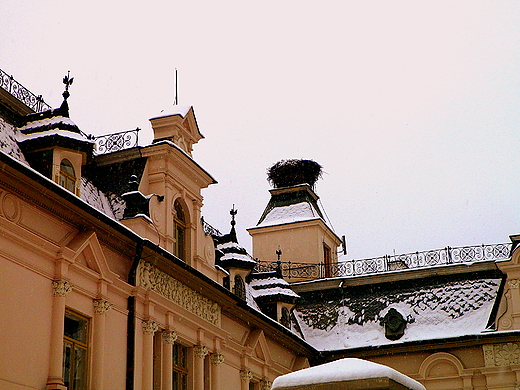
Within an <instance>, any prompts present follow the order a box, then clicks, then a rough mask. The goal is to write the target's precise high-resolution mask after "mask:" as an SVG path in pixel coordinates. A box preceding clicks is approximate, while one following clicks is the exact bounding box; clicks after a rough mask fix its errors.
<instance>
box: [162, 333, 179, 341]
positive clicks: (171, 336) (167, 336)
mask: <svg viewBox="0 0 520 390" xmlns="http://www.w3.org/2000/svg"><path fill="white" fill-rule="evenodd" d="M162 337H163V340H164V342H165V343H166V344H173V343H175V341H177V332H176V331H174V330H163V331H162Z"/></svg>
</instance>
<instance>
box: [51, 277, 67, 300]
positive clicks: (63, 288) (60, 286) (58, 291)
mask: <svg viewBox="0 0 520 390" xmlns="http://www.w3.org/2000/svg"><path fill="white" fill-rule="evenodd" d="M71 291H72V284H71V283H69V282H67V281H66V280H63V279H62V280H55V281H53V282H52V295H54V296H55V297H66V296H67V294H68V293H70V292H71Z"/></svg>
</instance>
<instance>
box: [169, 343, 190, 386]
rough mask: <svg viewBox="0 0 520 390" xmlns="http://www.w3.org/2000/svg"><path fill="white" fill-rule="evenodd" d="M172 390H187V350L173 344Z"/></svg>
mask: <svg viewBox="0 0 520 390" xmlns="http://www.w3.org/2000/svg"><path fill="white" fill-rule="evenodd" d="M172 363H173V367H172V370H173V390H187V389H188V348H187V347H185V346H183V345H180V344H177V343H175V344H173V362H172Z"/></svg>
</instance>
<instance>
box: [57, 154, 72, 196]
mask: <svg viewBox="0 0 520 390" xmlns="http://www.w3.org/2000/svg"><path fill="white" fill-rule="evenodd" d="M59 184H60V186H62V187H65V188H66V189H67V190H69V191H70V192H73V193H76V173H75V172H74V167H73V166H72V163H71V162H70V161H69V160H67V159H63V160H61V164H60V182H59Z"/></svg>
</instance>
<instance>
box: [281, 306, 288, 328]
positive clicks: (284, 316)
mask: <svg viewBox="0 0 520 390" xmlns="http://www.w3.org/2000/svg"><path fill="white" fill-rule="evenodd" d="M280 323H281V324H282V325H283V326H285V327H286V328H290V327H291V313H290V312H289V309H288V308H286V307H283V308H282V317H281V318H280Z"/></svg>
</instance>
